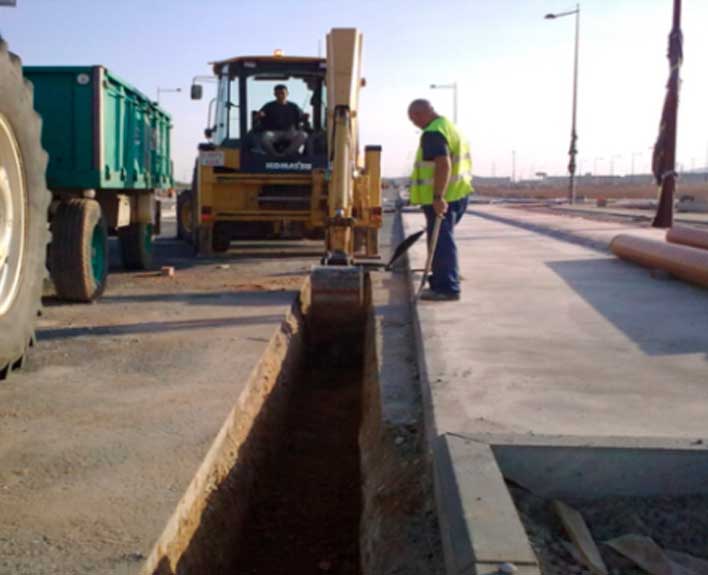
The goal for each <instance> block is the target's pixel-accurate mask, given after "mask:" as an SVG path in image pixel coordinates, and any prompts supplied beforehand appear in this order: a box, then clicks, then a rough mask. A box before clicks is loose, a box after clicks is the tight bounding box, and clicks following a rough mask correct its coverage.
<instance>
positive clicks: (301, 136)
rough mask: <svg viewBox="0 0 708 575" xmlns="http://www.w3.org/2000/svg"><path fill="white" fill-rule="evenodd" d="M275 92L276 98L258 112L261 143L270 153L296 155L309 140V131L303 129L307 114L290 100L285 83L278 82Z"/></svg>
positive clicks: (273, 154) (266, 151)
mask: <svg viewBox="0 0 708 575" xmlns="http://www.w3.org/2000/svg"><path fill="white" fill-rule="evenodd" d="M273 92H274V94H275V100H273V101H272V102H268V103H267V104H266V105H265V106H263V107H262V108H261V110H260V112H258V119H259V127H260V129H261V130H262V133H261V138H260V144H261V147H262V148H263V150H264V151H265V153H266V154H268V155H271V156H283V157H284V156H294V155H296V154H299V153H300V148H302V147H303V145H304V144H305V142H306V141H307V133H306V132H305V131H304V130H302V125H303V124H304V123H306V122H307V114H305V113H304V112H303V111H302V110H301V109H300V106H298V105H297V104H294V103H292V102H288V88H287V86H285V85H284V84H278V85H277V86H276V87H275V88H274V90H273Z"/></svg>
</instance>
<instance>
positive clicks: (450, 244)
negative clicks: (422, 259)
mask: <svg viewBox="0 0 708 575" xmlns="http://www.w3.org/2000/svg"><path fill="white" fill-rule="evenodd" d="M467 200H468V197H467V196H465V197H464V198H462V199H460V200H457V201H454V202H450V203H449V204H448V205H447V213H446V214H445V218H444V219H443V221H442V223H441V224H440V237H438V246H437V248H436V249H435V256H434V257H433V270H432V271H433V273H432V274H431V275H430V277H429V278H428V284H429V285H430V289H432V290H433V291H436V292H441V293H460V276H459V271H458V267H457V246H456V245H455V226H456V225H457V224H458V223H459V222H460V220H461V219H462V216H463V215H464V214H465V210H466V209H467ZM423 213H424V214H425V220H426V222H427V232H428V243H429V242H430V237H431V236H432V234H433V226H435V210H433V206H423Z"/></svg>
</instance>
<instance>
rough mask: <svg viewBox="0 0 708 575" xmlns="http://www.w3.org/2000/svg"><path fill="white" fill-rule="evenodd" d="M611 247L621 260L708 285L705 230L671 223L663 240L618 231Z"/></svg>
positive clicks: (707, 254)
mask: <svg viewBox="0 0 708 575" xmlns="http://www.w3.org/2000/svg"><path fill="white" fill-rule="evenodd" d="M610 250H611V251H612V253H613V254H615V255H616V256H617V257H619V258H622V259H624V260H629V261H632V262H635V263H638V264H640V265H643V266H645V267H649V268H652V269H660V270H664V271H667V272H669V273H670V274H672V275H674V276H676V277H677V278H680V279H682V280H684V281H687V282H690V283H694V284H698V285H701V286H703V287H708V230H699V229H696V228H691V227H686V226H674V227H672V228H669V230H668V231H667V233H666V242H660V241H656V240H651V239H646V238H641V237H637V236H632V235H629V234H620V235H618V236H616V237H615V238H614V239H613V240H612V242H611V243H610Z"/></svg>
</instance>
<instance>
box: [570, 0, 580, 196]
mask: <svg viewBox="0 0 708 575" xmlns="http://www.w3.org/2000/svg"><path fill="white" fill-rule="evenodd" d="M579 38H580V4H577V5H576V7H575V60H574V64H573V125H572V128H571V131H570V149H569V150H568V155H569V156H570V157H569V160H568V175H569V189H568V202H569V203H570V204H574V203H575V199H576V193H575V185H576V181H575V168H576V165H577V164H576V161H575V159H576V156H577V155H578V146H577V142H578V131H577V117H578V48H579V46H580V41H579Z"/></svg>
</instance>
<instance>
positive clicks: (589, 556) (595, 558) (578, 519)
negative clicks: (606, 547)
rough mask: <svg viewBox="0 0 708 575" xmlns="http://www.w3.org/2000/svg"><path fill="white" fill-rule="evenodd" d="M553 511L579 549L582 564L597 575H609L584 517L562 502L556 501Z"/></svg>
mask: <svg viewBox="0 0 708 575" xmlns="http://www.w3.org/2000/svg"><path fill="white" fill-rule="evenodd" d="M553 509H554V510H555V512H556V513H557V514H558V516H559V517H560V520H561V522H562V523H563V527H565V530H566V531H567V532H568V535H570V538H571V539H572V541H573V543H575V545H576V546H577V548H578V552H579V555H580V557H581V559H582V562H583V563H584V564H585V565H587V567H588V568H589V569H590V571H592V572H593V573H594V574H596V575H607V567H606V566H605V562H604V561H603V560H602V556H601V555H600V550H599V549H598V548H597V545H595V541H594V540H593V538H592V535H591V534H590V529H588V526H587V524H586V523H585V520H584V519H583V516H582V515H581V514H580V513H578V512H577V511H576V510H575V509H573V508H572V507H570V506H568V505H566V504H565V503H563V502H562V501H554V502H553Z"/></svg>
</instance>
